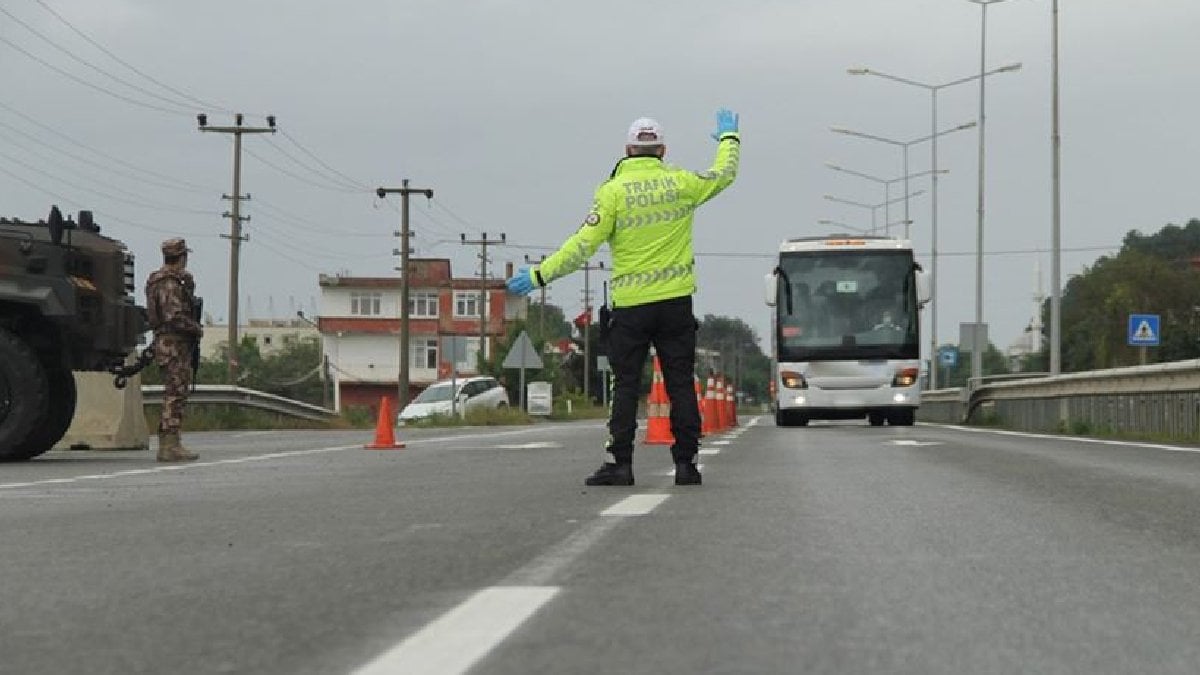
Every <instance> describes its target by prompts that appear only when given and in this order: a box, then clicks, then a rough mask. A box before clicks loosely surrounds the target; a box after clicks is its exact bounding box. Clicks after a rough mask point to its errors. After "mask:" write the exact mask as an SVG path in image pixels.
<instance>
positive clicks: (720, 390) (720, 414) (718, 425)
mask: <svg viewBox="0 0 1200 675" xmlns="http://www.w3.org/2000/svg"><path fill="white" fill-rule="evenodd" d="M716 390H717V391H716V393H715V394H714V395H713V408H714V410H715V411H716V414H715V415H713V417H714V418H715V419H714V421H713V431H715V432H717V433H720V432H722V431H725V429H727V428H728V427H729V420H728V419H727V418H728V417H729V409H728V408H726V407H725V378H724V377H723V376H721V375H718V376H717V382H716Z"/></svg>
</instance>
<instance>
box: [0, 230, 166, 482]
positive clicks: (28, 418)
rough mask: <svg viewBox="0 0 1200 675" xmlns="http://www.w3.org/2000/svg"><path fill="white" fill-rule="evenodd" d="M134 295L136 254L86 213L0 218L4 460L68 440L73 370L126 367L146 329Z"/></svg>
mask: <svg viewBox="0 0 1200 675" xmlns="http://www.w3.org/2000/svg"><path fill="white" fill-rule="evenodd" d="M134 292H135V282H134V272H133V255H132V254H131V253H130V252H129V251H128V249H126V247H125V245H124V244H122V243H121V242H119V241H117V240H115V239H110V238H109V237H106V236H103V235H101V234H100V227H99V225H97V224H96V223H95V221H94V219H93V217H92V213H91V212H90V211H80V212H79V215H78V218H77V219H76V220H72V219H70V218H66V219H64V218H63V215H62V213H61V212H60V211H59V209H58V207H53V208H52V209H51V210H50V216H49V218H47V219H46V220H41V221H38V222H22V221H20V220H14V219H9V218H0V461H10V462H11V461H21V460H27V459H29V458H31V457H36V456H37V455H40V454H42V453H43V452H46V451H47V450H49V449H50V448H51V447H53V446H54V444H55V443H57V442H58V441H59V439H61V438H62V437H63V435H64V434H65V433H66V431H67V428H68V427H69V426H70V425H71V418H72V417H73V416H74V414H75V399H76V391H75V378H74V376H73V375H72V371H76V370H80V371H107V372H111V373H114V374H118V375H121V374H123V373H128V372H129V369H128V368H126V367H125V366H124V365H123V364H124V362H125V360H126V358H127V357H128V356H129V354H130V353H131V352H132V351H133V350H134V349H135V348H136V347H137V343H138V337H139V336H140V335H141V334H142V333H143V332H144V330H145V329H144V324H145V318H144V316H145V314H144V310H143V309H142V308H141V307H138V306H137V304H136V302H135V301H134ZM122 380H123V378H122V377H118V378H117V382H118V383H121V382H122ZM115 391H116V390H115V389H114V393H115Z"/></svg>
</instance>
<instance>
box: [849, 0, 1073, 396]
mask: <svg viewBox="0 0 1200 675" xmlns="http://www.w3.org/2000/svg"><path fill="white" fill-rule="evenodd" d="M1055 2H1057V0H1055ZM1020 69H1021V64H1020V63H1019V62H1018V63H1009V64H1007V65H1004V66H1000V67H999V68H996V69H994V70H989V71H987V72H986V73H984V74H983V75H971V76H970V77H962V78H959V79H957V80H951V81H949V82H942V83H941V84H929V83H927V82H921V81H918V80H911V79H908V78H906V77H898V76H896V75H889V74H888V73H881V72H879V71H878V70H872V69H870V68H849V69H847V70H846V72H848V73H850V74H851V75H874V76H876V77H882V78H883V79H885V80H892V81H893V82H899V83H901V84H907V85H911V86H914V87H920V88H922V89H925V90H926V91H928V92H929V94H930V110H931V111H932V113H933V114H932V116H931V120H932V121H931V122H930V125H929V129H930V133H931V134H936V133H937V120H938V116H937V95H938V91H940V90H942V89H946V88H948V87H953V86H954V85H957V84H963V83H965V82H972V81H974V80H979V79H982V78H983V77H988V76H991V75H996V74H999V73H1010V72H1014V71H1017V70H1020ZM929 145H930V150H931V155H932V159H931V161H932V164H931V166H932V167H933V170H934V171H935V173H934V174H933V194H931V195H930V201H931V202H932V214H931V215H932V222H931V226H932V232H931V236H930V251H929V259H930V270H929V285H930V286H931V287H932V289H933V293H932V297H931V298H930V302H929V326H930V330H929V358H930V359H933V358H934V354H936V353H937V302H938V291H937V263H938V247H937V245H938V178H937V173H936V172H937V168H938V161H937V157H938V154H937V147H938V146H937V137H936V136H935V137H934V138H933V141H932V142H931V143H930V144H929ZM929 388H930V389H937V368H931V369H930V370H929Z"/></svg>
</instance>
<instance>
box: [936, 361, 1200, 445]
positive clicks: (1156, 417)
mask: <svg viewBox="0 0 1200 675" xmlns="http://www.w3.org/2000/svg"><path fill="white" fill-rule="evenodd" d="M917 418H918V419H919V420H921V421H926V422H943V423H952V424H959V423H969V424H996V425H999V426H1003V427H1005V428H1009V429H1018V430H1022V431H1040V432H1073V433H1095V432H1108V433H1134V434H1154V435H1163V436H1168V437H1170V438H1173V439H1177V440H1185V441H1186V440H1192V441H1195V440H1200V360H1189V361H1176V362H1173V363H1159V364H1154V365H1149V366H1134V367H1130V368H1112V369H1108V370H1093V371H1087V372H1081V373H1069V374H1066V375H1058V376H1054V377H1039V376H1036V375H1034V376H1031V377H1029V378H1027V379H1016V380H1006V381H988V380H986V379H985V381H984V382H982V383H981V384H979V385H978V386H975V387H971V388H963V389H939V390H933V391H926V392H923V393H922V394H921V408H920V409H919V410H918V411H917Z"/></svg>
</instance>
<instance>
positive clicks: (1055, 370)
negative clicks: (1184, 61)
mask: <svg viewBox="0 0 1200 675" xmlns="http://www.w3.org/2000/svg"><path fill="white" fill-rule="evenodd" d="M1050 11H1051V14H1052V15H1053V20H1052V25H1053V27H1052V29H1051V39H1050V44H1051V47H1050V50H1051V59H1050V62H1051V67H1050V71H1051V73H1052V74H1051V82H1052V84H1051V89H1052V93H1051V95H1050V98H1051V104H1050V110H1051V113H1050V117H1051V120H1052V121H1051V124H1050V127H1051V136H1052V138H1051V143H1050V145H1051V147H1052V148H1053V151H1052V152H1053V157H1054V158H1053V160H1052V164H1053V169H1052V174H1053V178H1052V183H1053V184H1054V186H1053V189H1052V195H1053V196H1052V198H1051V201H1052V203H1053V207H1052V208H1053V215H1052V217H1051V224H1050V247H1051V249H1053V251H1052V253H1051V255H1050V374H1051V375H1058V374H1059V373H1061V372H1062V282H1061V278H1062V201H1061V196H1062V182H1061V181H1062V178H1061V171H1062V137H1060V136H1059V128H1058V0H1054V2H1053V4H1052V5H1051V10H1050ZM1039 311H1040V310H1039Z"/></svg>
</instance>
